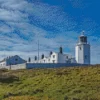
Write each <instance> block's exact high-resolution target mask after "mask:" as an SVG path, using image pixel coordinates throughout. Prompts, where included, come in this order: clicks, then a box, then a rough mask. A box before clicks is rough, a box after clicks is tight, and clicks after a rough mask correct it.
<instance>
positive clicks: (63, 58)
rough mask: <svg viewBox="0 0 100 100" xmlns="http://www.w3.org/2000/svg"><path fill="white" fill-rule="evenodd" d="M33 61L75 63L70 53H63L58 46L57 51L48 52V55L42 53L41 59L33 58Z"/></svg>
mask: <svg viewBox="0 0 100 100" xmlns="http://www.w3.org/2000/svg"><path fill="white" fill-rule="evenodd" d="M34 63H76V60H75V58H74V57H73V56H72V55H70V54H64V53H63V49H62V47H60V48H59V52H50V54H49V56H48V57H45V56H44V54H43V55H42V56H41V59H40V60H37V59H35V61H34Z"/></svg>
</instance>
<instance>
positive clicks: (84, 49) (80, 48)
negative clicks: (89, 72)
mask: <svg viewBox="0 0 100 100" xmlns="http://www.w3.org/2000/svg"><path fill="white" fill-rule="evenodd" d="M75 57H76V62H77V63H80V64H90V44H89V43H88V42H87V36H85V35H84V32H82V35H81V36H80V37H79V42H78V44H77V45H76V48H75Z"/></svg>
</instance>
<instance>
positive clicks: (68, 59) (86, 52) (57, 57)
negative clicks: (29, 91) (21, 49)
mask: <svg viewBox="0 0 100 100" xmlns="http://www.w3.org/2000/svg"><path fill="white" fill-rule="evenodd" d="M34 63H78V64H90V44H89V43H88V41H87V36H85V35H84V32H83V33H82V35H81V36H79V41H78V43H77V45H76V47H75V58H74V57H73V56H72V55H70V54H64V53H63V49H62V47H60V49H59V52H58V53H57V52H51V53H50V55H49V56H48V57H46V56H44V55H42V57H41V59H39V60H38V59H35V61H34Z"/></svg>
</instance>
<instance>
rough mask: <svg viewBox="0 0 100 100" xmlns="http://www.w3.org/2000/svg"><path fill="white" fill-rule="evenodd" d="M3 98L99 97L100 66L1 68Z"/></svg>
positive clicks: (0, 98) (0, 96) (69, 99)
mask: <svg viewBox="0 0 100 100" xmlns="http://www.w3.org/2000/svg"><path fill="white" fill-rule="evenodd" d="M0 100H100V65H95V66H90V67H80V68H79V67H74V68H72V67H69V68H58V69H30V70H16V71H7V70H0Z"/></svg>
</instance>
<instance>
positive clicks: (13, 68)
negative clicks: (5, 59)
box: [10, 63, 26, 70]
mask: <svg viewBox="0 0 100 100" xmlns="http://www.w3.org/2000/svg"><path fill="white" fill-rule="evenodd" d="M10 69H11V70H17V69H26V63H24V64H18V65H11V66H10Z"/></svg>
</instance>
